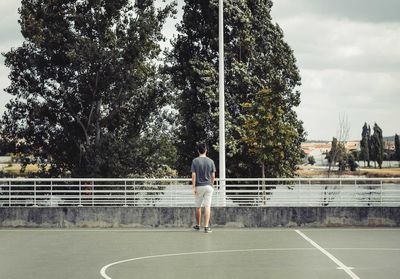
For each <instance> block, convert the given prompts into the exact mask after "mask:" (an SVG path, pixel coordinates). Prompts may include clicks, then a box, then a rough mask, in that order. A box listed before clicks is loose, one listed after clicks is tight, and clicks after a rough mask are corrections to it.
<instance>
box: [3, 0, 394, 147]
mask: <svg viewBox="0 0 400 279" xmlns="http://www.w3.org/2000/svg"><path fill="white" fill-rule="evenodd" d="M178 2H179V3H180V4H181V3H182V2H183V0H179V1H178ZM18 7H19V1H15V0H13V1H2V2H1V4H0V38H1V39H0V40H1V41H0V51H1V52H6V51H8V50H9V49H10V48H11V47H15V46H19V45H20V44H21V42H22V40H23V38H22V37H21V35H20V33H19V30H20V29H19V26H18V23H17V20H18V12H17V9H18ZM398 11H400V1H398V0H381V1H376V0H374V1H372V0H336V1H326V0H325V1H324V0H296V1H293V0H276V1H274V7H273V9H272V17H273V20H274V21H275V22H277V23H278V24H279V25H280V26H281V28H282V29H283V31H284V33H285V38H286V41H287V42H288V43H289V45H290V46H291V47H292V49H293V50H294V54H295V56H296V58H297V61H298V62H297V65H298V67H299V69H300V74H301V76H302V86H301V87H300V91H301V92H302V103H301V105H300V107H299V108H297V111H298V114H299V118H300V119H302V120H303V121H304V126H305V128H306V131H307V133H308V139H314V140H316V139H323V140H329V139H331V138H332V137H333V136H336V134H337V129H338V126H339V117H340V116H345V117H346V118H347V119H348V123H349V126H350V136H349V139H350V140H351V139H354V140H358V139H359V138H360V134H361V127H362V126H363V124H364V122H367V123H369V124H371V125H373V124H374V123H375V122H376V123H378V125H379V126H380V127H381V128H382V129H383V133H384V135H385V136H391V135H394V134H395V133H398V134H399V133H400V121H399V122H397V121H398V118H399V113H398V111H399V110H398V109H397V107H398V106H399V104H400V15H399V13H398ZM181 15H182V12H180V13H178V17H179V16H181ZM173 25H174V22H172V21H171V22H169V24H168V26H167V28H166V30H167V31H168V33H169V34H171V33H172V32H173ZM3 64H4V58H3V57H1V58H0V88H1V89H4V88H5V87H7V85H8V84H9V81H8V78H7V76H8V73H9V70H8V69H7V68H6V67H5V66H4V65H3ZM9 99H10V97H9V96H8V95H7V93H5V92H0V113H2V112H3V111H4V105H5V104H6V102H7V101H8V100H9Z"/></svg>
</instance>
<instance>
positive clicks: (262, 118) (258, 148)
mask: <svg viewBox="0 0 400 279" xmlns="http://www.w3.org/2000/svg"><path fill="white" fill-rule="evenodd" d="M284 106H285V102H284V100H282V94H280V93H278V92H273V91H272V90H270V89H263V90H260V91H259V92H258V93H257V94H256V96H255V99H254V101H253V102H252V103H244V104H243V107H245V108H246V111H245V112H246V115H245V116H244V123H243V126H242V129H241V133H242V141H243V142H244V143H246V144H247V146H248V147H249V152H250V154H252V155H254V157H255V158H256V161H257V163H259V164H260V166H261V174H262V177H263V178H264V177H266V175H268V176H269V177H277V176H285V177H290V176H293V173H294V172H295V171H296V169H297V164H298V162H299V160H300V158H301V150H300V149H297V148H295V146H293V142H295V141H296V140H297V139H298V138H299V134H298V131H297V126H296V125H295V124H296V123H293V122H292V121H290V119H289V120H288V119H287V116H288V114H287V113H286V111H285V107H284Z"/></svg>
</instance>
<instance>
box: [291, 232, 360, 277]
mask: <svg viewBox="0 0 400 279" xmlns="http://www.w3.org/2000/svg"><path fill="white" fill-rule="evenodd" d="M295 232H297V233H298V234H299V235H300V236H301V237H303V238H304V239H305V240H307V241H308V242H309V243H310V244H311V245H312V246H314V247H315V248H317V249H318V250H319V251H321V252H322V253H323V254H325V256H327V257H328V258H330V259H331V260H332V261H333V262H335V263H336V264H337V265H338V266H339V268H340V269H343V270H344V271H345V272H346V273H347V274H348V275H349V276H350V277H351V278H353V279H360V277H358V276H357V275H356V274H355V273H354V272H353V271H351V270H350V268H349V267H348V266H346V265H345V264H344V263H342V262H341V261H339V260H338V259H337V258H336V257H335V256H333V255H332V254H330V253H329V252H328V251H326V250H325V249H324V248H322V247H321V246H319V245H318V244H317V243H316V242H314V241H313V240H312V239H311V238H309V237H308V236H306V235H305V234H304V233H302V232H301V231H299V230H295Z"/></svg>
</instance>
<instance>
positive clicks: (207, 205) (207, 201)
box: [204, 186, 214, 228]
mask: <svg viewBox="0 0 400 279" xmlns="http://www.w3.org/2000/svg"><path fill="white" fill-rule="evenodd" d="M204 187H206V188H205V189H206V193H205V195H204V227H206V228H207V227H208V226H209V223H210V215H211V200H212V194H213V192H214V188H213V187H212V186H204Z"/></svg>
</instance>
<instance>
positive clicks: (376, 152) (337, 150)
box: [326, 123, 400, 172]
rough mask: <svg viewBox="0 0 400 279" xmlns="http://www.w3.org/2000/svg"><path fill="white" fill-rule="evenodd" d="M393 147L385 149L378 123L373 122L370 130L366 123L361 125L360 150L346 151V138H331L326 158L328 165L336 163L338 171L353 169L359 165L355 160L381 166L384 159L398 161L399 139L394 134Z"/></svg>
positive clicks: (369, 165) (399, 153)
mask: <svg viewBox="0 0 400 279" xmlns="http://www.w3.org/2000/svg"><path fill="white" fill-rule="evenodd" d="M394 145H395V149H394V150H391V149H389V148H387V149H385V140H384V137H383V131H382V129H381V128H380V127H379V125H378V124H376V123H375V124H374V126H373V128H372V131H371V127H370V125H367V123H365V124H364V126H363V127H362V132H361V140H360V150H352V151H348V150H347V149H346V140H342V141H340V140H338V139H337V138H335V137H334V138H333V140H332V143H331V150H330V151H329V152H327V154H326V159H327V160H328V163H329V165H330V166H331V165H333V166H334V165H336V164H337V165H338V169H339V172H342V171H344V170H346V169H349V170H351V171H355V170H356V169H357V168H358V167H359V165H358V164H357V162H359V161H364V165H367V166H368V167H371V162H373V163H374V167H379V168H382V163H383V161H384V160H395V161H400V141H399V136H398V135H397V134H396V135H395V137H394Z"/></svg>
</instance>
